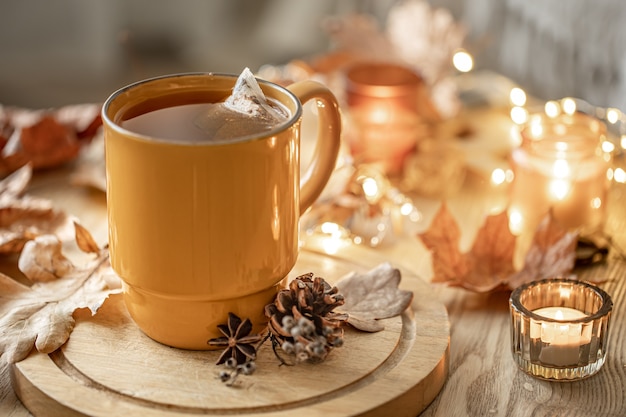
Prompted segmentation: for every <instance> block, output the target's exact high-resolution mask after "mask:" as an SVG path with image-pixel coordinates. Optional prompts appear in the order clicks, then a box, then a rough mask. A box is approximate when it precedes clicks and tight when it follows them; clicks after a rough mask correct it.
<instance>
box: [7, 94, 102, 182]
mask: <svg viewBox="0 0 626 417" xmlns="http://www.w3.org/2000/svg"><path fill="white" fill-rule="evenodd" d="M99 110H100V106H99V105H96V104H83V105H73V106H66V107H61V108H59V109H56V110H27V109H20V108H3V107H1V106H0V127H2V135H0V136H2V137H3V138H4V139H6V140H3V141H0V144H1V145H2V146H1V148H0V150H1V154H0V172H3V173H10V172H12V171H14V170H16V169H18V168H19V167H21V166H22V165H24V164H26V163H30V164H31V165H32V166H33V168H34V169H40V168H50V167H54V166H58V165H60V164H63V163H65V162H68V161H71V160H73V159H75V158H76V157H77V156H78V153H79V151H80V149H81V146H82V145H83V143H86V142H88V141H89V140H91V138H92V137H93V136H94V135H95V134H96V132H97V131H98V129H99V127H100V125H101V124H102V121H101V119H100V112H99Z"/></svg>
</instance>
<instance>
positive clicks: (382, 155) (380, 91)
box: [346, 62, 425, 174]
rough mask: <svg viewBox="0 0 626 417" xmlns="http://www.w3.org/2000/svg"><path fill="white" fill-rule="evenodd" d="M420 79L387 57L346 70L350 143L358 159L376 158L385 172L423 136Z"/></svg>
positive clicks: (391, 171)
mask: <svg viewBox="0 0 626 417" xmlns="http://www.w3.org/2000/svg"><path fill="white" fill-rule="evenodd" d="M424 88H425V86H424V82H423V80H422V78H421V77H420V76H419V75H418V74H417V73H415V72H414V71H413V70H411V69H409V68H406V67H404V66H402V65H398V64H393V63H387V62H362V63H358V64H355V65H353V66H352V67H351V68H349V69H348V70H347V73H346V93H347V94H346V99H347V104H348V108H349V120H350V126H349V127H350V129H349V130H350V134H349V135H348V142H349V145H350V149H351V152H352V154H353V155H354V156H355V158H356V159H357V161H359V162H364V163H376V164H378V165H380V166H381V167H382V169H383V170H384V171H385V172H386V173H388V174H394V173H398V172H400V171H401V170H402V167H403V163H404V159H405V158H406V156H407V155H408V154H410V153H411V151H413V150H414V149H415V147H416V144H417V142H418V139H419V138H420V137H421V136H422V135H423V133H422V132H423V129H424V127H423V121H422V118H421V117H420V111H419V102H420V100H421V98H420V97H421V95H422V94H424Z"/></svg>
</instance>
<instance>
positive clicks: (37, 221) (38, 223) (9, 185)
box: [0, 165, 73, 254]
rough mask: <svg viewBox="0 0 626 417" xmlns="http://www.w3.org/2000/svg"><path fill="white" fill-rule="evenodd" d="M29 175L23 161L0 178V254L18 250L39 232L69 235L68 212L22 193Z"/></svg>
mask: <svg viewBox="0 0 626 417" xmlns="http://www.w3.org/2000/svg"><path fill="white" fill-rule="evenodd" d="M31 175H32V169H31V168H30V166H29V165H25V166H23V167H22V168H20V169H18V170H17V171H15V172H14V173H13V174H11V175H9V176H8V177H6V178H5V179H4V180H2V181H0V254H9V253H18V252H20V251H21V250H22V248H23V247H24V244H25V243H26V242H28V241H29V240H31V239H34V238H35V237H37V236H40V235H44V234H56V235H57V236H59V238H61V239H69V238H71V236H72V233H73V227H72V221H73V218H72V217H71V216H69V215H68V214H66V213H65V212H62V211H59V210H55V209H54V207H53V206H52V202H51V201H49V200H45V199H40V198H34V197H30V196H27V195H26V196H24V195H22V193H23V191H24V189H25V188H26V185H27V184H28V181H30V178H31Z"/></svg>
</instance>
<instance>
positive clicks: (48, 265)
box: [17, 235, 74, 282]
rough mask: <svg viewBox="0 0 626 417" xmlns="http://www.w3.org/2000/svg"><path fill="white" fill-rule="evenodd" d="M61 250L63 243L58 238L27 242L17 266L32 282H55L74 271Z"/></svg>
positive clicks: (45, 236)
mask: <svg viewBox="0 0 626 417" xmlns="http://www.w3.org/2000/svg"><path fill="white" fill-rule="evenodd" d="M61 249H62V248H61V242H59V239H58V238H57V237H56V236H54V235H43V236H37V237H36V238H34V239H33V240H29V241H28V242H26V244H25V245H24V249H22V253H21V254H20V258H19V259H18V262H17V266H18V268H19V269H20V271H22V272H23V273H24V275H26V277H27V278H28V279H30V280H31V281H32V282H49V281H54V280H56V279H59V278H60V277H63V276H65V275H67V274H68V273H70V272H71V271H72V269H74V265H73V264H72V262H71V261H70V260H69V259H67V258H66V257H65V255H63V253H62V252H61Z"/></svg>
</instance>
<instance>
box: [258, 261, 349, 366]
mask: <svg viewBox="0 0 626 417" xmlns="http://www.w3.org/2000/svg"><path fill="white" fill-rule="evenodd" d="M343 303H344V299H343V296H342V295H341V294H338V290H337V287H331V286H330V285H329V284H328V283H327V282H326V281H325V280H324V279H323V278H320V277H315V278H314V277H313V273H308V274H304V275H300V276H299V277H297V278H295V279H294V280H293V281H291V283H290V284H289V288H287V289H285V290H282V291H280V292H279V293H278V295H277V296H276V300H275V301H274V303H272V304H268V305H266V306H265V315H266V317H267V318H268V319H269V323H268V327H269V330H270V332H271V333H272V335H273V336H274V337H275V338H276V339H277V340H278V341H279V342H280V344H281V345H282V344H283V343H285V342H288V343H291V344H299V345H301V346H303V347H304V348H305V351H306V352H307V353H308V354H309V359H310V360H323V359H324V358H325V357H326V355H327V354H328V352H330V350H331V349H332V348H333V347H335V346H337V347H338V346H340V345H341V342H342V341H343V328H342V325H343V323H344V322H345V321H346V320H347V318H348V316H347V314H340V313H335V312H333V309H334V308H335V307H338V306H340V305H343ZM303 319H304V320H305V321H302V320H303ZM308 323H312V324H313V326H314V329H315V331H314V332H312V333H311V334H303V333H308V332H303V331H302V330H303V329H302V325H304V324H308ZM304 327H306V328H307V329H308V328H309V327H310V324H309V326H304Z"/></svg>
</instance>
